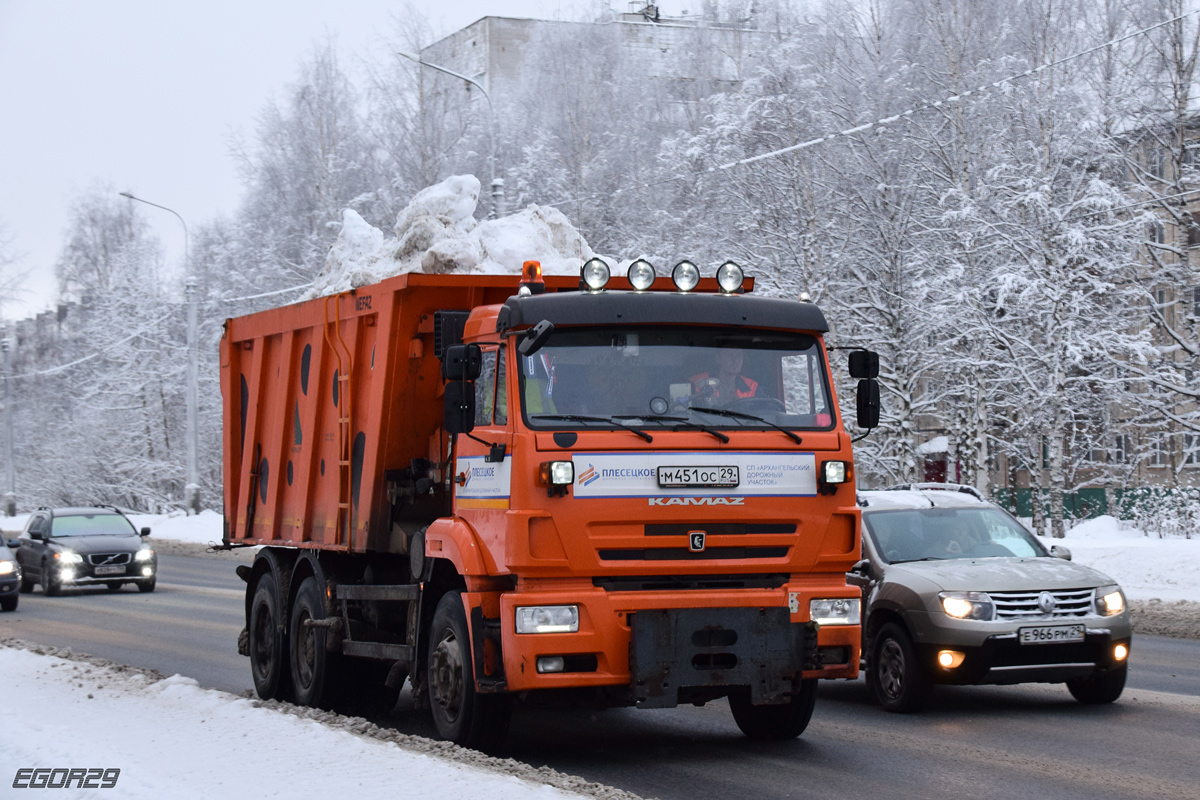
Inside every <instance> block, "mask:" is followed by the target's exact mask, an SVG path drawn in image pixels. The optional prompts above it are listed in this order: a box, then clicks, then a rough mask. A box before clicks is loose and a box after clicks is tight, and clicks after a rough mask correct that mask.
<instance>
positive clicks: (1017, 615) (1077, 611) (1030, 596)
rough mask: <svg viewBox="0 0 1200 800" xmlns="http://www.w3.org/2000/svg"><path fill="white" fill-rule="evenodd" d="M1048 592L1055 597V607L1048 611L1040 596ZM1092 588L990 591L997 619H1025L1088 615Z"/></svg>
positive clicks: (1090, 608)
mask: <svg viewBox="0 0 1200 800" xmlns="http://www.w3.org/2000/svg"><path fill="white" fill-rule="evenodd" d="M1043 594H1048V595H1050V596H1051V597H1053V598H1054V608H1053V609H1051V610H1050V612H1049V613H1047V612H1046V611H1045V610H1043V609H1042V606H1041V604H1040V598H1041V596H1042V595H1043ZM1093 594H1094V591H1093V590H1092V589H1066V590H1062V589H1059V590H1055V591H1048V592H988V596H990V597H991V598H992V602H994V603H995V604H996V618H997V619H1025V618H1033V617H1086V616H1087V615H1088V614H1091V613H1092V595H1093Z"/></svg>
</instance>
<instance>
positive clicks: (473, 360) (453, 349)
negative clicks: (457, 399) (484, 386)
mask: <svg viewBox="0 0 1200 800" xmlns="http://www.w3.org/2000/svg"><path fill="white" fill-rule="evenodd" d="M482 371H483V350H481V349H480V348H479V345H477V344H456V345H451V346H450V347H447V348H446V352H445V353H443V354H442V379H443V380H447V381H473V380H475V379H476V378H478V377H479V373H480V372H482ZM447 388H448V387H447Z"/></svg>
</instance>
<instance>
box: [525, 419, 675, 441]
mask: <svg viewBox="0 0 1200 800" xmlns="http://www.w3.org/2000/svg"><path fill="white" fill-rule="evenodd" d="M529 418H530V419H561V420H564V421H566V422H607V423H608V424H609V425H616V426H617V427H618V428H624V429H625V430H627V431H629V432H630V433H636V434H637V435H638V436H640V437H642V438H643V439H645V440H646V441H647V442H653V441H654V437H653V436H651V435H650V434H648V433H646V432H645V431H643V430H638V429H637V428H635V427H633V426H632V425H626V424H625V423H623V422H617V420H616V418H615V417H589V416H587V415H585V414H530V415H529Z"/></svg>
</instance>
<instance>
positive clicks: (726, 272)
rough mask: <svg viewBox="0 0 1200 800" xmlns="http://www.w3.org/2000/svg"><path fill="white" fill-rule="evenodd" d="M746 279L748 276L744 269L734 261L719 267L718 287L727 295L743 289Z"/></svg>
mask: <svg viewBox="0 0 1200 800" xmlns="http://www.w3.org/2000/svg"><path fill="white" fill-rule="evenodd" d="M745 279H746V274H745V273H744V272H742V268H741V267H739V266H738V265H737V264H735V263H733V262H732V261H726V262H725V263H724V264H722V265H721V266H719V267H717V285H718V286H720V287H721V291H722V292H724V293H725V294H733V293H734V292H736V291H737V290H738V289H741V288H742V282H743V281H744V280H745Z"/></svg>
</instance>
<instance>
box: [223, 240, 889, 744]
mask: <svg viewBox="0 0 1200 800" xmlns="http://www.w3.org/2000/svg"><path fill="white" fill-rule="evenodd" d="M581 275H582V277H581V278H579V279H576V278H573V277H572V278H567V277H553V276H547V277H546V278H545V279H543V278H542V277H541V274H540V268H539V267H538V266H537V263H536V262H527V264H526V272H525V273H524V274H523V275H521V276H516V275H513V276H501V275H421V274H409V275H401V276H398V277H394V278H389V279H387V280H384V281H382V282H380V283H378V284H375V285H372V286H366V287H363V288H360V289H357V290H355V291H351V292H347V293H343V294H339V295H337V296H330V297H326V298H320V299H316V300H311V301H307V302H303V303H298V304H295V305H291V306H287V307H284V308H278V309H274V310H269V311H264V312H261V313H258V314H253V315H250V316H246V317H242V318H238V319H231V320H229V321H228V322H227V323H226V328H225V334H224V338H223V339H222V341H221V390H222V393H223V398H224V400H223V402H224V468H225V513H226V523H225V525H226V527H225V543H226V546H229V547H234V546H242V545H261V546H262V549H261V550H260V551H259V552H258V554H257V557H256V559H255V561H254V563H253V566H252V567H251V566H243V567H240V568H239V574H241V576H242V578H243V579H244V580H246V583H247V588H246V630H245V631H244V632H243V635H242V637H241V640H240V642H239V650H240V651H241V652H242V653H243V655H248V656H249V657H250V663H251V670H252V673H253V677H254V685H255V688H256V690H257V692H258V694H259V695H260V696H261V697H264V698H272V697H276V698H288V699H292V700H294V701H295V702H298V703H301V704H308V705H327V704H329V703H331V702H333V701H334V698H335V697H340V696H345V695H347V694H352V695H354V696H356V697H357V698H358V699H359V700H362V699H363V698H373V702H379V703H388V702H393V701H394V698H395V693H396V692H397V691H399V687H400V686H401V685H402V684H403V683H404V680H405V678H407V679H408V680H409V681H411V685H412V690H413V695H414V699H415V704H416V705H417V707H418V708H423V707H427V708H429V709H430V711H431V713H432V716H433V719H434V721H435V723H436V725H437V729H438V731H439V733H440V734H441V735H442V736H443V737H444V738H446V739H449V740H452V741H455V742H458V743H460V744H464V745H467V746H476V747H484V746H487V745H489V744H491V743H494V742H496V741H497V740H498V739H499V737H501V736H503V734H504V733H505V731H506V729H507V726H508V721H509V717H510V714H511V709H512V703H513V700H514V699H520V700H522V701H526V702H530V703H535V702H547V703H554V702H564V703H577V702H581V701H582V702H587V703H589V704H596V703H600V704H606V705H614V706H620V705H625V706H628V705H636V706H639V707H671V706H675V705H677V704H679V703H696V704H702V703H704V702H707V701H709V700H714V699H718V698H721V697H728V698H729V703H730V706H731V708H732V711H733V715H734V718H735V720H736V722H737V724H738V725H739V727H740V728H741V729H742V730H743V731H744V732H745V733H746V734H748V735H750V736H752V737H759V738H781V737H792V736H796V735H799V734H800V733H801V732H802V731H803V730H804V728H805V726H806V725H807V722H808V720H809V717H810V715H811V713H812V709H813V703H814V699H815V683H816V679H818V678H850V677H854V676H855V675H856V674H857V672H858V662H859V641H860V636H859V608H858V598H859V590H858V589H857V588H855V587H848V586H847V584H846V580H845V573H846V571H847V570H848V569H849V568H850V567H851V566H852V565H853V564H854V562H855V561H856V560H857V559H858V558H859V537H858V530H859V524H860V517H859V510H858V508H857V505H856V502H855V492H854V486H853V466H852V461H851V453H850V437H849V435H848V434H847V433H846V431H845V430H844V427H843V422H842V419H841V417H840V414H839V411H838V405H837V402H836V398H835V396H834V390H833V385H832V381H831V380H830V370H829V363H828V360H827V355H826V351H825V347H824V343H823V340H822V334H823V332H825V331H826V330H827V329H828V328H827V325H826V321H825V318H824V316H823V315H822V313H821V311H820V310H819V309H818V308H817V307H816V306H815V305H813V304H811V303H805V302H798V301H790V300H783V299H778V298H768V297H759V296H755V295H753V294H752V293H750V292H749V291H748V290H749V289H751V288H752V287H753V283H752V281H751V280H750V279H743V277H742V275H741V271H740V269H738V268H737V267H736V265H733V264H727V265H725V266H723V267H722V268H721V271H719V273H718V278H717V279H713V278H706V279H700V278H699V275H698V272H697V271H696V270H695V268H694V267H693V266H692V265H691V264H689V263H687V262H684V263H683V264H681V266H680V268H677V269H676V271H675V275H674V281H673V280H668V279H666V278H662V277H659V278H657V279H655V277H654V272H653V268H652V267H650V266H649V265H648V264H645V262H635V264H634V265H633V267H631V268H630V274H629V275H628V276H626V277H623V278H618V277H614V278H612V279H611V280H609V279H608V269H607V265H605V264H604V263H603V262H600V261H598V260H593V261H590V262H588V264H587V265H585V267H584V269H583V270H582V271H581ZM859 377H868V378H869V379H868V380H865V381H863V382H862V383H860V387H859V390H860V409H859V422H860V424H865V425H871V424H874V420H877V417H878V410H877V409H878V406H877V403H878V390H877V387H875V386H874V381H873V380H871V378H873V377H874V376H873V375H871V376H859ZM864 387H866V389H867V390H868V391H866V394H865V395H864ZM870 390H873V391H874V395H872V393H871V391H870ZM863 397H866V398H867V399H866V401H865V405H864V404H863V403H864V401H863ZM864 409H865V410H864ZM872 409H874V411H873V412H872ZM872 413H874V420H873V419H872Z"/></svg>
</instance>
